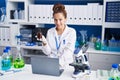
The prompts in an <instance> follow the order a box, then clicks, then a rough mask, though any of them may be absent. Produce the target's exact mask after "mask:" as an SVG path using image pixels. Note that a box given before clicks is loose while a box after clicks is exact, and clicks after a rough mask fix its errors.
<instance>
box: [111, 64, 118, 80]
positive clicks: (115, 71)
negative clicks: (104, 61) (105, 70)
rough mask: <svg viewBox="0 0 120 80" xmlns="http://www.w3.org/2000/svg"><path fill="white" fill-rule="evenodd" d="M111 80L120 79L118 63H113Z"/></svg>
mask: <svg viewBox="0 0 120 80" xmlns="http://www.w3.org/2000/svg"><path fill="white" fill-rule="evenodd" d="M109 80H120V76H119V70H118V64H112V69H111V71H110V78H109Z"/></svg>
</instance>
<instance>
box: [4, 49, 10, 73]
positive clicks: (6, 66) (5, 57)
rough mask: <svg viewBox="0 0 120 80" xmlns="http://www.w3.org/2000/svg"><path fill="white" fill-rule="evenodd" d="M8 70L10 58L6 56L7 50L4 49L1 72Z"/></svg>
mask: <svg viewBox="0 0 120 80" xmlns="http://www.w3.org/2000/svg"><path fill="white" fill-rule="evenodd" d="M10 68H11V61H10V57H9V54H8V50H7V49H5V50H4V51H3V55H2V70H4V71H6V70H9V69H10Z"/></svg>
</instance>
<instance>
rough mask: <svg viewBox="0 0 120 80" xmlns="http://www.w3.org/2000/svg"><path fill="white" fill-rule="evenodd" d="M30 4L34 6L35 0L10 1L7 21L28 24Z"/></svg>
mask: <svg viewBox="0 0 120 80" xmlns="http://www.w3.org/2000/svg"><path fill="white" fill-rule="evenodd" d="M29 4H33V0H8V2H7V20H8V21H9V22H28V7H29ZM19 5H23V6H22V7H21V6H19Z"/></svg>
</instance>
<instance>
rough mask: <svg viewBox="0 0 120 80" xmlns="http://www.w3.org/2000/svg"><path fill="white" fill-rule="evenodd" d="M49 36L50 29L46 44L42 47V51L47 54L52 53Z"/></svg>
mask: <svg viewBox="0 0 120 80" xmlns="http://www.w3.org/2000/svg"><path fill="white" fill-rule="evenodd" d="M48 37H49V31H48V32H47V37H46V45H45V46H43V47H42V51H43V52H44V54H46V55H50V54H51V48H50V46H49V43H48V42H49V40H48Z"/></svg>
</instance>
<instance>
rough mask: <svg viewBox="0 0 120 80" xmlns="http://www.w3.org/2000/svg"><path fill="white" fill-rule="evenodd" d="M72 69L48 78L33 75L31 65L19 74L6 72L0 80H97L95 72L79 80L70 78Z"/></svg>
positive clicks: (46, 76)
mask: <svg viewBox="0 0 120 80" xmlns="http://www.w3.org/2000/svg"><path fill="white" fill-rule="evenodd" d="M73 70H74V69H73V67H69V68H66V69H65V70H64V72H63V73H62V74H61V75H60V76H59V77H57V76H49V75H42V74H33V73H32V70H31V65H26V66H25V67H24V68H23V69H22V71H20V72H16V73H13V72H10V73H9V72H8V73H5V74H4V75H3V76H0V80H97V79H96V73H95V71H92V73H91V74H90V75H85V76H84V77H82V78H81V79H80V78H78V79H75V78H72V73H73Z"/></svg>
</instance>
